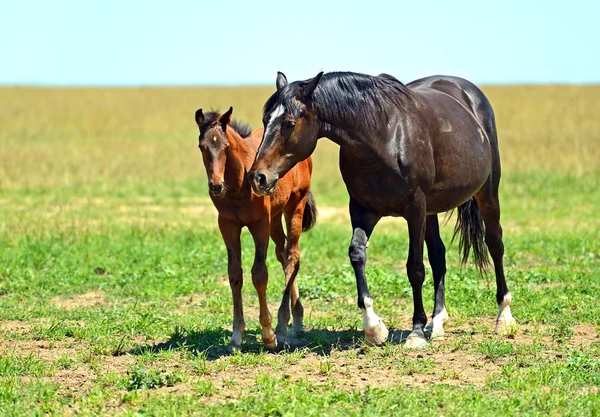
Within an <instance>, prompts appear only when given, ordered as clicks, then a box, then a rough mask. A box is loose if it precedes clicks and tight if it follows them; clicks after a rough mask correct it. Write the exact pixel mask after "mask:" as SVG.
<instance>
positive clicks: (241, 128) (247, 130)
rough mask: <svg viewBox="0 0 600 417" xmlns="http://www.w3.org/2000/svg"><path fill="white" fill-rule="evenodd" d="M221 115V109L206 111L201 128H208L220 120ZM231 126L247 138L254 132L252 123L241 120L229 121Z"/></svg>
mask: <svg viewBox="0 0 600 417" xmlns="http://www.w3.org/2000/svg"><path fill="white" fill-rule="evenodd" d="M219 117H221V112H219V111H214V110H211V111H209V112H206V113H204V120H203V121H202V123H200V130H202V131H203V130H204V129H206V128H207V127H208V125H210V124H211V123H214V122H216V121H217V120H219ZM229 127H231V128H232V129H233V130H235V131H236V132H237V133H238V135H240V136H241V137H242V138H247V137H248V136H250V135H251V134H252V128H251V127H250V125H249V124H247V123H245V122H241V121H239V120H235V119H234V120H231V122H229Z"/></svg>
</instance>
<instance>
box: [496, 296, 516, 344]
mask: <svg viewBox="0 0 600 417" xmlns="http://www.w3.org/2000/svg"><path fill="white" fill-rule="evenodd" d="M511 302H512V297H511V295H510V293H508V294H506V295H505V296H504V300H502V303H500V305H499V306H498V317H497V318H496V334H498V335H500V336H514V335H515V334H517V333H518V331H519V326H517V322H516V321H515V319H514V318H513V316H512V313H511V311H510V303H511Z"/></svg>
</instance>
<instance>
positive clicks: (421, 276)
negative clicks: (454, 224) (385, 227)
mask: <svg viewBox="0 0 600 417" xmlns="http://www.w3.org/2000/svg"><path fill="white" fill-rule="evenodd" d="M426 211H427V210H426V202H425V195H424V194H423V192H422V191H421V190H420V189H419V190H417V191H415V192H414V193H413V195H411V196H410V200H409V203H408V206H407V208H406V210H405V213H404V217H405V219H406V222H407V223H408V237H409V248H408V260H407V262H406V272H407V274H408V279H409V280H410V285H411V287H412V292H413V304H414V313H413V329H412V332H411V333H410V335H409V336H408V338H407V339H406V345H405V346H406V347H407V348H424V347H426V346H427V341H426V339H425V332H424V328H425V325H426V324H427V315H426V314H425V310H424V308H423V293H422V289H423V281H424V280H425V265H424V264H423V241H424V239H425V217H426Z"/></svg>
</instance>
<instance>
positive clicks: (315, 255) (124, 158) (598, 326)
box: [0, 86, 600, 416]
mask: <svg viewBox="0 0 600 417" xmlns="http://www.w3.org/2000/svg"><path fill="white" fill-rule="evenodd" d="M270 92H271V88H247V89H218V88H207V89H193V88H189V89H123V90H120V89H28V88H10V89H0V98H1V100H0V125H2V126H3V129H2V130H1V131H0V152H1V154H2V162H1V163H0V324H1V325H2V326H1V327H0V414H3V415H4V414H7V415H40V414H49V415H70V414H83V415H106V414H116V415H126V416H133V415H161V416H163V415H188V414H189V415H192V414H196V415H219V416H221V415H240V416H242V415H244V416H245V415H302V416H308V415H319V416H321V415H333V416H335V415H344V416H347V415H368V414H370V415H406V414H414V415H446V416H448V415H457V416H459V415H517V414H519V415H566V416H569V415H573V416H577V415H581V416H588V415H600V411H599V410H600V399H599V398H600V395H599V393H598V387H599V386H600V379H599V378H600V338H599V336H598V334H599V332H600V308H599V307H598V298H599V296H600V243H599V240H598V237H599V236H600V219H599V218H598V216H597V211H598V207H600V193H598V189H599V185H600V164H599V162H598V161H600V156H599V155H598V152H599V151H598V146H597V143H598V140H599V139H600V130H599V129H598V124H597V123H596V119H595V114H597V112H598V103H600V89H599V88H598V87H585V88H584V87H553V86H548V87H488V88H486V92H487V93H488V94H489V96H490V98H491V100H492V102H493V104H494V105H495V110H496V114H497V117H498V125H499V130H500V136H501V144H502V145H501V151H502V158H503V161H504V172H503V180H502V185H501V204H502V216H503V220H502V223H503V227H504V234H505V246H506V255H505V264H506V271H507V280H508V284H509V288H510V289H511V292H512V294H513V300H514V302H513V314H514V315H515V317H516V319H517V321H518V323H519V325H520V332H519V333H518V334H517V335H516V336H514V338H499V337H497V336H495V335H494V334H493V327H494V319H495V315H496V313H497V311H496V305H495V280H494V277H493V276H492V275H491V274H488V275H484V276H481V275H479V274H478V273H477V272H476V271H475V270H474V268H472V267H471V266H467V267H461V266H460V264H459V257H458V251H457V248H456V247H455V246H452V245H450V237H451V233H452V227H453V225H454V220H453V219H452V220H450V222H449V223H448V224H447V225H445V226H443V227H442V236H443V239H444V241H445V242H446V244H447V246H448V253H447V255H448V274H447V277H446V289H447V303H448V312H449V314H450V322H449V323H448V325H447V326H446V330H447V337H446V339H445V340H443V341H439V342H436V343H434V344H432V345H431V346H430V347H429V348H428V349H426V350H424V351H421V352H411V351H406V350H405V349H403V347H402V344H399V343H398V340H399V339H400V338H401V336H402V335H405V333H406V330H408V329H410V325H411V314H412V294H411V289H410V285H409V283H408V280H407V278H406V274H405V266H404V265H405V263H406V255H407V243H408V239H407V234H406V225H405V223H404V222H403V221H402V220H400V219H386V220H384V221H382V222H381V224H380V225H379V226H378V227H377V229H376V231H375V233H374V235H373V236H372V239H371V244H370V248H369V261H368V271H367V273H368V279H369V285H370V289H371V292H372V294H373V295H374V297H375V307H376V310H377V312H378V314H379V315H381V316H382V317H383V319H384V320H385V322H386V324H387V325H388V326H389V327H390V328H391V329H392V336H393V338H392V340H391V341H390V342H388V343H387V344H386V345H384V346H383V347H381V348H370V347H368V346H366V345H365V344H364V340H363V338H362V333H361V331H360V328H361V324H362V323H361V318H360V314H359V311H358V309H357V307H356V288H355V281H354V277H353V273H352V269H351V267H350V265H349V262H348V260H347V247H348V243H349V240H350V226H349V223H348V215H347V213H346V211H347V209H346V205H347V199H348V198H347V195H346V191H345V188H344V186H343V183H342V182H341V178H340V175H339V172H338V170H337V147H336V146H335V145H333V144H331V143H329V142H326V141H325V140H323V141H321V142H320V144H319V146H318V148H317V153H316V154H315V163H314V165H315V172H314V178H313V192H314V194H315V198H316V200H317V205H318V207H319V208H320V210H321V214H320V218H319V220H318V223H317V226H316V227H315V228H314V229H313V230H311V232H310V233H307V234H306V235H304V236H303V237H302V240H301V249H302V266H301V270H300V275H299V286H300V293H301V297H302V299H303V303H304V307H305V325H306V326H307V332H306V334H305V335H304V336H303V337H302V338H301V339H298V340H296V341H295V342H294V345H293V349H291V350H288V351H283V352H278V353H269V352H265V351H264V349H263V347H262V344H261V342H260V335H261V332H260V325H259V322H258V302H257V297H256V294H255V291H254V288H253V286H252V283H251V279H250V274H249V272H250V269H251V262H252V256H253V248H252V239H251V237H250V235H249V234H248V233H247V232H244V233H243V235H242V239H243V268H244V271H245V278H246V282H245V284H246V285H245V286H244V289H243V296H244V307H245V314H246V322H247V330H246V333H245V338H244V343H243V346H242V347H243V350H242V352H239V353H235V354H234V355H227V354H226V347H227V342H228V339H229V337H230V335H231V321H232V311H231V310H232V307H231V294H230V290H229V287H228V284H227V276H226V270H227V256H226V251H225V248H224V245H223V244H222V241H221V238H220V235H219V233H218V230H217V228H216V222H215V221H216V213H215V210H214V208H213V207H212V205H211V203H210V200H209V199H208V195H207V189H206V180H205V176H204V170H203V168H202V166H201V160H200V156H199V154H198V150H197V148H196V145H197V144H196V136H197V132H196V129H195V126H194V123H193V120H192V118H191V115H192V114H193V112H194V111H195V109H196V108H198V107H203V108H209V107H211V105H212V106H214V107H217V108H219V107H220V108H224V107H225V106H229V105H233V106H234V109H235V113H234V114H235V115H237V116H240V117H241V118H244V119H246V120H249V121H250V122H251V123H253V124H254V126H257V125H258V122H259V121H260V107H261V105H262V102H264V100H265V99H266V97H267V96H268V94H269V93H270ZM272 246H273V245H271V248H270V249H271V250H272V249H273V248H272ZM273 255H274V254H273V253H272V252H271V253H270V257H269V259H268V265H269V271H270V285H269V288H268V299H269V302H270V308H271V313H272V314H273V315H274V316H276V309H277V305H278V301H279V298H280V296H281V291H282V288H283V276H282V275H283V274H282V272H281V268H280V266H279V264H278V263H277V261H276V260H275V257H274V256H273ZM427 273H428V276H427V279H426V282H425V287H424V297H425V308H426V310H427V311H428V312H431V310H432V308H433V300H432V298H433V289H432V279H431V273H430V270H429V267H428V266H427Z"/></svg>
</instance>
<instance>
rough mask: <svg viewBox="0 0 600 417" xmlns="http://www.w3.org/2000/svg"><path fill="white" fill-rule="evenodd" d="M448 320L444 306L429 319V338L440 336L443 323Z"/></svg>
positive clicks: (442, 334)
mask: <svg viewBox="0 0 600 417" xmlns="http://www.w3.org/2000/svg"><path fill="white" fill-rule="evenodd" d="M447 321H448V312H447V311H446V307H444V309H443V310H442V311H440V312H439V313H438V314H436V315H435V316H434V317H433V319H432V320H431V338H432V339H435V338H440V337H442V336H444V324H445V323H446V322H447Z"/></svg>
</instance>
